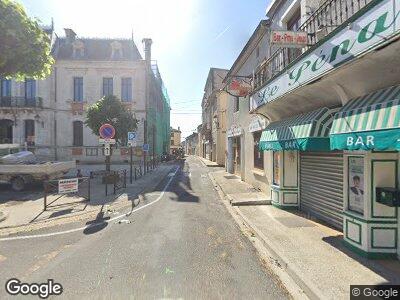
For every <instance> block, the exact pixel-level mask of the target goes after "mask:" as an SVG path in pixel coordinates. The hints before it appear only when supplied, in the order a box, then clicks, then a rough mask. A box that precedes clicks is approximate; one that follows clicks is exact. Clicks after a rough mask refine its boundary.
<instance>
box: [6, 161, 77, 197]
mask: <svg viewBox="0 0 400 300" xmlns="http://www.w3.org/2000/svg"><path fill="white" fill-rule="evenodd" d="M74 168H76V162H75V161H66V162H45V163H37V164H0V182H5V183H10V184H11V187H12V189H13V190H14V191H22V190H23V189H24V188H25V186H26V185H27V184H29V183H32V182H35V181H44V180H52V179H57V178H61V177H62V176H64V175H65V174H66V173H67V172H68V171H69V170H71V169H74Z"/></svg>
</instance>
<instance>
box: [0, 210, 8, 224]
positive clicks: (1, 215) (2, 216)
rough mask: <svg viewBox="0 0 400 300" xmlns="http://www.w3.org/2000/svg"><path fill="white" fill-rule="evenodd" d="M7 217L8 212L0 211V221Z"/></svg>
mask: <svg viewBox="0 0 400 300" xmlns="http://www.w3.org/2000/svg"><path fill="white" fill-rule="evenodd" d="M7 218H8V214H7V213H5V212H2V211H0V222H3V221H4V220H6V219H7Z"/></svg>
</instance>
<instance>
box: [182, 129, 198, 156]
mask: <svg viewBox="0 0 400 300" xmlns="http://www.w3.org/2000/svg"><path fill="white" fill-rule="evenodd" d="M197 144H198V134H197V132H193V133H192V134H191V135H189V136H188V137H186V139H185V154H186V155H196V154H197Z"/></svg>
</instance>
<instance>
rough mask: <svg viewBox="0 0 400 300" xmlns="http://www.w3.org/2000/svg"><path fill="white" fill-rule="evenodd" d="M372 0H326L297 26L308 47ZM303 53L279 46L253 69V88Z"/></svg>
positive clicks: (260, 84) (300, 50)
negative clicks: (303, 34) (302, 32)
mask: <svg viewBox="0 0 400 300" xmlns="http://www.w3.org/2000/svg"><path fill="white" fill-rule="evenodd" d="M372 1H374V0H327V1H325V2H324V3H323V4H321V6H320V7H319V8H318V9H317V10H315V11H314V12H313V13H312V14H311V15H310V17H309V18H308V19H307V20H306V21H305V22H304V23H303V24H302V25H301V26H300V27H299V31H305V32H307V35H308V46H307V47H306V48H305V50H306V49H308V48H310V47H312V46H313V45H314V44H316V43H317V42H318V40H319V39H321V38H322V37H324V36H326V35H327V34H329V33H330V32H332V31H333V30H335V29H336V28H337V27H338V26H340V25H341V24H342V23H343V22H345V21H346V20H348V19H349V18H350V17H351V16H352V15H354V14H355V13H356V12H358V11H359V10H360V9H362V8H363V7H364V6H366V5H367V4H368V3H370V2H372ZM302 53H303V51H302V49H295V48H279V49H278V50H276V51H275V52H274V53H272V55H271V56H270V57H269V58H268V59H267V60H265V61H264V62H263V63H261V64H260V65H259V66H258V67H257V68H256V70H255V71H254V77H253V88H254V90H256V89H258V88H260V87H262V86H263V85H264V84H265V83H266V82H267V81H268V80H269V79H271V78H273V77H274V76H275V75H276V74H278V73H279V72H281V71H282V70H284V69H285V68H286V67H287V66H288V65H289V64H290V63H291V62H293V61H295V60H296V59H297V58H298V57H299V56H300V55H301V54H302Z"/></svg>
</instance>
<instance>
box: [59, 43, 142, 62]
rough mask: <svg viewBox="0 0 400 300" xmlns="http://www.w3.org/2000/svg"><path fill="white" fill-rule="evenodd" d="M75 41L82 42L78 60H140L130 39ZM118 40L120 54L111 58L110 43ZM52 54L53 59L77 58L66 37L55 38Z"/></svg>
mask: <svg viewBox="0 0 400 300" xmlns="http://www.w3.org/2000/svg"><path fill="white" fill-rule="evenodd" d="M76 41H80V42H82V43H83V48H84V56H83V57H80V58H78V59H79V60H96V61H99V60H100V61H102V60H105V61H107V60H123V61H125V60H130V61H132V60H133V61H135V60H141V59H142V56H141V55H140V53H139V50H138V48H137V47H136V45H135V43H134V41H133V40H132V39H106V38H77V39H76ZM113 42H119V43H120V44H121V49H122V56H121V57H119V58H118V59H115V58H114V59H113V58H111V53H112V47H111V43H113ZM52 54H53V56H54V58H55V59H64V60H69V59H77V58H74V57H73V43H70V42H68V40H67V39H66V38H57V41H56V42H55V43H54V46H53V49H52Z"/></svg>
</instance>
